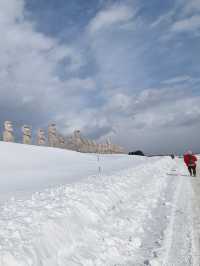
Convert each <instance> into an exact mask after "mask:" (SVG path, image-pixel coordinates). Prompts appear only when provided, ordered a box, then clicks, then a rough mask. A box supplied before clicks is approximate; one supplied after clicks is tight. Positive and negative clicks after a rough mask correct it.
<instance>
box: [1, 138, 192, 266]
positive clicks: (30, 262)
mask: <svg viewBox="0 0 200 266" xmlns="http://www.w3.org/2000/svg"><path fill="white" fill-rule="evenodd" d="M0 162H1V163H0V173H1V178H0V192H1V196H0V266H140V265H152V266H159V265H162V266H189V265H195V263H194V261H195V260H194V258H193V257H194V256H193V255H194V250H195V247H194V245H195V244H194V241H193V235H194V230H193V227H192V216H193V214H192V206H191V197H192V188H191V184H190V179H189V177H188V176H187V172H186V170H185V169H184V165H183V163H182V160H178V159H177V160H172V159H171V158H169V157H163V158H161V157H155V158H146V157H138V156H128V155H99V156H97V155H95V154H81V153H78V152H72V151H66V150H60V149H55V148H47V147H37V146H28V145H22V144H13V143H3V142H0ZM195 266H197V265H195Z"/></svg>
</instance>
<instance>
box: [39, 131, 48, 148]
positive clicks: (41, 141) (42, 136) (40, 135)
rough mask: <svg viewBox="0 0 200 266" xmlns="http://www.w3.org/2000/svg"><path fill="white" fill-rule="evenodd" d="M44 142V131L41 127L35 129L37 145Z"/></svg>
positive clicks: (41, 144) (42, 144)
mask: <svg viewBox="0 0 200 266" xmlns="http://www.w3.org/2000/svg"><path fill="white" fill-rule="evenodd" d="M45 144H46V137H45V132H44V130H43V129H41V128H40V129H38V131H37V145H39V146H44V145H45Z"/></svg>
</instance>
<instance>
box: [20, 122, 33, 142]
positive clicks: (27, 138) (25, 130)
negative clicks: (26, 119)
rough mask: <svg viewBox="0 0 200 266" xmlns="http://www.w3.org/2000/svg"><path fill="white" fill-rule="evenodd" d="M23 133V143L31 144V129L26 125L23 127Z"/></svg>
mask: <svg viewBox="0 0 200 266" xmlns="http://www.w3.org/2000/svg"><path fill="white" fill-rule="evenodd" d="M22 132H23V139H22V142H23V143H24V144H31V127H30V126H26V125H24V126H23V127H22Z"/></svg>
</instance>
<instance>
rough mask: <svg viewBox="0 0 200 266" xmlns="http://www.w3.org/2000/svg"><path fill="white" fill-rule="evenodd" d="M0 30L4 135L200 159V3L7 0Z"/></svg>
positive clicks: (0, 3) (2, 2) (0, 7)
mask: <svg viewBox="0 0 200 266" xmlns="http://www.w3.org/2000/svg"><path fill="white" fill-rule="evenodd" d="M0 32H1V35H2V36H3V38H1V39H0V95H1V97H0V125H1V133H2V131H3V122H4V121H5V120H11V121H13V126H14V130H15V132H16V134H19V132H20V127H21V126H22V125H23V124H28V125H31V126H32V128H33V129H34V130H36V129H37V128H39V127H42V128H45V129H46V128H47V125H48V124H49V123H51V122H55V123H56V124H57V128H58V130H59V131H60V132H61V133H62V134H64V135H66V136H67V135H69V134H71V133H72V132H73V130H75V129H80V130H81V132H82V134H83V135H84V136H86V137H88V138H92V139H95V140H96V141H98V142H104V141H105V140H106V139H107V138H110V139H111V141H112V142H113V143H117V144H120V145H122V146H123V147H125V148H126V150H127V151H134V150H138V149H140V150H143V151H144V152H145V153H183V152H184V151H186V150H188V149H189V150H193V151H194V152H200V141H199V131H200V88H199V87H200V75H199V74H200V53H199V47H200V0H190V1H188V0H173V1H172V0H165V1H160V0H151V1H145V0H140V1H139V0H138V1H137V0H123V1H120V0H107V1H106V0H96V1H94V0H87V1H82V0H67V1H66V0H59V1H58V0H9V1H7V0H0ZM17 132H18V133H17Z"/></svg>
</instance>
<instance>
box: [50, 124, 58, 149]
mask: <svg viewBox="0 0 200 266" xmlns="http://www.w3.org/2000/svg"><path fill="white" fill-rule="evenodd" d="M48 143H49V146H50V147H58V144H59V143H58V137H57V130H56V124H54V123H52V124H50V125H49V126H48Z"/></svg>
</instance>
